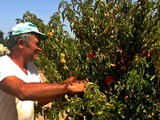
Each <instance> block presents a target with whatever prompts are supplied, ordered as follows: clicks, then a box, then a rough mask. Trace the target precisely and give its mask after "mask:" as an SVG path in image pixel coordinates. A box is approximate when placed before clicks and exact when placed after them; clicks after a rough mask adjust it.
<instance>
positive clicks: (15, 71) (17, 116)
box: [0, 55, 41, 120]
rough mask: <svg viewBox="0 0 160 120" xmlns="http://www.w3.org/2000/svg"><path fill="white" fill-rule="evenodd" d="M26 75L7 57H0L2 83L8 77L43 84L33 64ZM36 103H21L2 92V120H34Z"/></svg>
mask: <svg viewBox="0 0 160 120" xmlns="http://www.w3.org/2000/svg"><path fill="white" fill-rule="evenodd" d="M27 70H28V71H27V72H28V74H25V73H24V72H23V71H22V70H21V69H20V68H19V67H18V66H17V65H16V64H15V63H14V62H13V61H12V60H11V59H10V58H9V57H8V56H7V55H5V56H2V57H0V81H2V80H3V79H4V78H5V77H8V76H16V77H18V78H20V79H21V80H23V81H24V82H27V83H30V82H41V78H40V76H39V74H38V70H37V68H36V66H35V65H34V64H33V63H31V62H30V63H28V64H27ZM33 118H34V102H33V101H21V100H19V99H18V98H16V97H14V96H12V95H9V94H7V93H5V92H3V91H1V90H0V120H33Z"/></svg>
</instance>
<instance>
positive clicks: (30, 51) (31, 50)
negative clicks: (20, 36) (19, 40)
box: [24, 35, 42, 62]
mask: <svg viewBox="0 0 160 120" xmlns="http://www.w3.org/2000/svg"><path fill="white" fill-rule="evenodd" d="M40 51H42V49H41V47H40V41H39V38H38V36H37V35H31V36H30V39H29V42H28V43H27V44H26V45H25V46H24V52H25V54H24V55H25V56H24V57H25V58H26V60H27V62H30V61H33V60H34V59H37V58H38V52H40Z"/></svg>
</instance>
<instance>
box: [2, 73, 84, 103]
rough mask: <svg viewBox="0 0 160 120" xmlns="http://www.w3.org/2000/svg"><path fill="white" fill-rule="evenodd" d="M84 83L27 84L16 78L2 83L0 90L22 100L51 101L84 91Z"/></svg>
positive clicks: (8, 78)
mask: <svg viewBox="0 0 160 120" xmlns="http://www.w3.org/2000/svg"><path fill="white" fill-rule="evenodd" d="M84 85H85V83H84V82H73V83H71V84H68V83H63V84H57V83H25V82H24V81H22V80H21V79H19V78H17V77H15V76H9V77H6V78H5V79H3V80H2V81H1V82H0V89H1V90H2V91H4V92H6V93H8V94H11V95H13V96H16V97H17V98H19V99H20V100H32V101H40V102H41V101H50V100H53V99H56V98H57V97H60V96H62V95H65V94H68V93H72V94H73V93H79V92H83V91H84Z"/></svg>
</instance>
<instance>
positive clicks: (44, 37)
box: [37, 33, 48, 40]
mask: <svg viewBox="0 0 160 120" xmlns="http://www.w3.org/2000/svg"><path fill="white" fill-rule="evenodd" d="M37 34H38V35H39V37H40V39H42V40H46V39H47V38H48V36H47V35H45V34H43V33H37Z"/></svg>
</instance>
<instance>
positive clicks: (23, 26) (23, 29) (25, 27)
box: [11, 22, 48, 40]
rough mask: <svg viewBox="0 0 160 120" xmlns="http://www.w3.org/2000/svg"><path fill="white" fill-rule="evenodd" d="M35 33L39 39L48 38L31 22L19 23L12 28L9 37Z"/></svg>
mask: <svg viewBox="0 0 160 120" xmlns="http://www.w3.org/2000/svg"><path fill="white" fill-rule="evenodd" d="M31 32H33V33H37V34H38V35H39V37H40V39H43V40H45V39H47V38H48V36H47V35H46V34H44V33H41V32H40V31H39V30H38V28H37V27H36V26H35V25H34V24H33V23H31V22H24V23H19V24H17V25H16V26H14V27H13V28H12V32H11V36H14V35H20V34H24V33H31Z"/></svg>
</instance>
